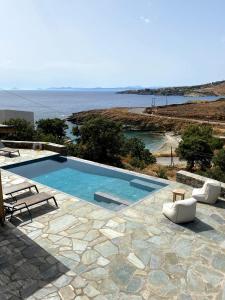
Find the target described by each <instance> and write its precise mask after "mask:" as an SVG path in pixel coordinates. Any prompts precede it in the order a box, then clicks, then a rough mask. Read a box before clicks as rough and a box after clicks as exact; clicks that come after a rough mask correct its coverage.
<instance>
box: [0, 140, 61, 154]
mask: <svg viewBox="0 0 225 300" xmlns="http://www.w3.org/2000/svg"><path fill="white" fill-rule="evenodd" d="M2 142H3V143H4V145H5V146H6V147H10V148H18V149H20V148H21V149H40V148H41V149H42V150H48V151H53V152H57V153H60V154H61V155H67V151H66V147H65V146H63V145H59V144H54V143H47V142H30V141H9V140H2Z"/></svg>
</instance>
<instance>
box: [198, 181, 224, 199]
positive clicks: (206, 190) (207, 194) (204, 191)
mask: <svg viewBox="0 0 225 300" xmlns="http://www.w3.org/2000/svg"><path fill="white" fill-rule="evenodd" d="M220 193H221V185H220V183H219V182H218V181H216V180H211V179H209V180H207V181H206V182H205V183H204V185H203V187H202V188H200V189H193V192H192V197H193V198H195V199H196V200H197V201H199V202H204V203H208V204H214V203H215V202H216V201H217V199H218V198H219V196H220Z"/></svg>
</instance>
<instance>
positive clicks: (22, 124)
mask: <svg viewBox="0 0 225 300" xmlns="http://www.w3.org/2000/svg"><path fill="white" fill-rule="evenodd" d="M5 124H6V125H11V126H14V127H15V129H16V131H15V132H12V133H8V134H5V135H4V136H3V138H6V139H8V140H14V141H33V140H35V135H36V131H35V128H34V125H33V124H32V123H30V122H28V121H26V120H24V119H10V120H9V121H7V122H5Z"/></svg>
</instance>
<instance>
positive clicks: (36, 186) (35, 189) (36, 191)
mask: <svg viewBox="0 0 225 300" xmlns="http://www.w3.org/2000/svg"><path fill="white" fill-rule="evenodd" d="M34 188H35V190H36V192H37V193H39V190H38V188H37V186H36V185H35V186H34Z"/></svg>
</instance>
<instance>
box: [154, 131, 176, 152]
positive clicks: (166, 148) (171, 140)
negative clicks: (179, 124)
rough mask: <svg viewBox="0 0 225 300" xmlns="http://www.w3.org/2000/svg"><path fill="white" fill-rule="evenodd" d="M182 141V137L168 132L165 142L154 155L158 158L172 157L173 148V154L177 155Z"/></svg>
mask: <svg viewBox="0 0 225 300" xmlns="http://www.w3.org/2000/svg"><path fill="white" fill-rule="evenodd" d="M180 140H181V137H180V135H176V134H174V133H173V132H167V133H165V140H164V142H163V144H162V145H161V147H160V148H159V149H157V150H156V151H154V152H153V154H154V155H155V156H156V157H168V156H169V157H170V156H171V148H172V154H173V155H174V156H175V155H176V152H175V150H176V148H177V147H178V145H179V142H180Z"/></svg>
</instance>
